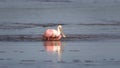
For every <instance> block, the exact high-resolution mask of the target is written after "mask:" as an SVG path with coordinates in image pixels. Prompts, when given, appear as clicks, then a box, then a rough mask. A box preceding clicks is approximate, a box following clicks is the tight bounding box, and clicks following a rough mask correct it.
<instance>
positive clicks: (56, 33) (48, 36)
mask: <svg viewBox="0 0 120 68" xmlns="http://www.w3.org/2000/svg"><path fill="white" fill-rule="evenodd" d="M62 36H63V37H64V38H65V37H66V36H65V34H64V33H63V30H62V26H61V25H58V27H57V30H55V29H47V30H46V31H45V32H44V35H43V40H60V39H61V38H62Z"/></svg>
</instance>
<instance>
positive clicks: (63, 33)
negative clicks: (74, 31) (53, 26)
mask: <svg viewBox="0 0 120 68" xmlns="http://www.w3.org/2000/svg"><path fill="white" fill-rule="evenodd" d="M60 31H61V34H62V36H63V37H64V38H65V37H66V35H65V34H64V32H63V31H62V28H61V29H60Z"/></svg>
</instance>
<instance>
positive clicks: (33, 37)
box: [0, 34, 120, 41]
mask: <svg viewBox="0 0 120 68" xmlns="http://www.w3.org/2000/svg"><path fill="white" fill-rule="evenodd" d="M66 35H67V37H66V38H62V39H61V41H100V40H110V39H120V35H108V34H95V35H94V34H89V35H87V34H66ZM0 41H43V39H42V34H39V35H0Z"/></svg>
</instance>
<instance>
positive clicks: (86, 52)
mask: <svg viewBox="0 0 120 68" xmlns="http://www.w3.org/2000/svg"><path fill="white" fill-rule="evenodd" d="M119 42H120V41H117V40H115V41H114V42H113V41H112V42H111V41H104V42H103V41H102V42H100V41H99V42H81V41H80V42H69V41H68V42H61V41H46V42H0V67H1V68H3V67H5V68H16V67H17V68H21V67H22V68H26V67H30V68H33V67H34V68H39V67H42V68H49V67H52V68H56V67H60V68H66V67H70V68H73V67H75V68H79V67H83V68H86V67H90V68H92V67H95V68H96V67H98V68H101V67H103V68H113V67H115V68H119V67H120V58H119V57H120V55H119V54H118V52H119V49H120V46H119V44H120V43H119Z"/></svg>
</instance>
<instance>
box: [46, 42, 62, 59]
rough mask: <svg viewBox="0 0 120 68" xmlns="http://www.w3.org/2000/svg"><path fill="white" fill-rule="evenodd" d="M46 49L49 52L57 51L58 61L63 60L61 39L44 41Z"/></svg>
mask: <svg viewBox="0 0 120 68" xmlns="http://www.w3.org/2000/svg"><path fill="white" fill-rule="evenodd" d="M44 46H45V50H46V51H47V52H49V53H57V56H58V61H61V60H62V59H61V56H62V51H63V50H62V48H63V46H62V43H61V41H45V42H44Z"/></svg>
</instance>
